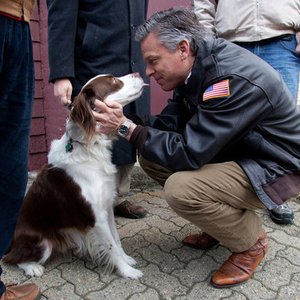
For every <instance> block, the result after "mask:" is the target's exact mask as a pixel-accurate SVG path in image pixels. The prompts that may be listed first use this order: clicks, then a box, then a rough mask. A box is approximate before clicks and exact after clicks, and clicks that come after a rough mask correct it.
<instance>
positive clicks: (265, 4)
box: [193, 0, 300, 224]
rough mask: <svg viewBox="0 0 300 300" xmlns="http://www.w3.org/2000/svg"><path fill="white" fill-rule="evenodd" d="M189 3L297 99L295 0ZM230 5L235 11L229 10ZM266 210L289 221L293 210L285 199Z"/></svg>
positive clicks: (299, 24)
mask: <svg viewBox="0 0 300 300" xmlns="http://www.w3.org/2000/svg"><path fill="white" fill-rule="evenodd" d="M193 5H194V10H195V13H196V14H197V16H198V18H199V22H200V24H202V25H203V26H204V27H205V28H207V29H208V30H209V31H211V32H212V33H213V34H215V35H216V36H217V37H222V38H224V39H227V40H229V41H231V42H234V43H236V44H238V45H239V46H241V47H244V48H246V49H247V50H249V51H251V52H252V53H254V54H256V55H258V56H259V57H260V58H262V59H263V60H265V61H266V62H268V63H269V64H270V65H271V66H272V67H273V68H274V69H275V70H277V71H278V72H279V73H280V74H281V76H282V78H283V80H284V81H285V83H286V85H287V87H288V88H289V90H290V92H291V93H292V95H293V98H294V101H295V102H296V101H297V90H298V83H299V72H300V33H297V32H298V31H300V17H299V16H300V1H299V0H274V1H272V4H271V3H270V2H269V1H266V0H260V1H257V0H250V1H239V0H236V1H232V0H219V1H216V0H194V1H193ZM233 7H234V11H235V12H236V13H235V14H232V13H231V10H232V8H233ZM296 33H297V35H298V39H299V40H298V41H297V39H296ZM297 52H298V54H297ZM269 214H270V217H271V219H272V220H273V221H274V222H275V223H277V224H291V223H293V219H294V213H293V211H292V209H291V208H290V207H289V206H288V205H287V204H286V203H285V204H282V205H279V206H277V207H275V208H273V209H271V210H269Z"/></svg>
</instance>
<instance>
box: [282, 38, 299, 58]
mask: <svg viewBox="0 0 300 300" xmlns="http://www.w3.org/2000/svg"><path fill="white" fill-rule="evenodd" d="M279 43H280V45H281V46H282V47H283V48H284V49H285V50H288V51H290V52H291V53H292V54H293V55H294V56H296V57H300V54H298V53H297V52H296V47H297V40H296V36H295V35H291V36H287V37H283V38H282V39H280V40H279Z"/></svg>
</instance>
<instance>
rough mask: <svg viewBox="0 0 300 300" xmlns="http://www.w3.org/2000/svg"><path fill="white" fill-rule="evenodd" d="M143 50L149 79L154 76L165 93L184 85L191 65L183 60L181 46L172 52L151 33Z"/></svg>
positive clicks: (145, 40)
mask: <svg viewBox="0 0 300 300" xmlns="http://www.w3.org/2000/svg"><path fill="white" fill-rule="evenodd" d="M141 49H142V53H143V56H144V59H145V62H146V64H147V68H146V74H147V75H148V76H149V77H151V76H153V77H154V79H155V80H156V82H157V83H158V84H159V85H160V86H161V88H162V89H163V90H164V91H170V90H173V89H174V88H176V87H178V86H180V85H183V84H184V81H185V80H186V78H187V76H188V74H189V72H190V69H191V64H187V63H186V60H185V59H183V53H182V50H181V49H180V47H179V46H178V47H177V48H176V50H175V51H172V52H170V51H169V50H168V49H167V48H166V47H165V46H163V45H162V44H161V43H160V42H159V41H158V39H157V38H156V35H155V34H154V33H152V32H151V33H149V34H148V36H147V37H146V38H145V39H144V40H143V41H142V42H141Z"/></svg>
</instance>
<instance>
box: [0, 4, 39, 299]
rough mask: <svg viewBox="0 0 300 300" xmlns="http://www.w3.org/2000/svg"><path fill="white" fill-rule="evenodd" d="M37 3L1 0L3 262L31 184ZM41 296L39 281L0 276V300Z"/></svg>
mask: <svg viewBox="0 0 300 300" xmlns="http://www.w3.org/2000/svg"><path fill="white" fill-rule="evenodd" d="M35 2H36V1H35V0H18V1H17V0H0V28H1V30H0V141H1V142H0V259H1V258H2V256H3V255H4V254H5V252H6V251H7V250H8V248H9V246H10V243H11V240H12V237H13V234H14V231H15V227H16V223H17V220H18V216H19V211H20V208H21V205H22V203H23V199H24V194H25V189H26V184H27V176H28V147H29V133H30V124H31V113H32V104H33V96H34V66H33V54H32V42H31V35H30V27H29V22H30V16H31V14H32V12H33V9H34V6H35ZM1 274H2V269H1V266H0V277H1ZM39 297H40V289H39V287H38V286H37V285H36V284H34V283H30V284H23V285H16V284H10V285H7V286H5V284H4V282H3V281H2V280H1V278H0V300H10V299H28V300H33V299H38V298H39Z"/></svg>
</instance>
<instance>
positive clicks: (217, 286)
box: [210, 276, 252, 289]
mask: <svg viewBox="0 0 300 300" xmlns="http://www.w3.org/2000/svg"><path fill="white" fill-rule="evenodd" d="M251 277H252V276H251ZM251 277H249V278H248V279H247V280H245V281H242V282H238V283H234V284H225V285H218V284H215V283H214V282H212V281H210V284H211V285H212V286H213V287H215V288H217V289H226V288H230V287H234V286H238V285H241V284H243V283H245V282H247V281H248V280H249V279H250V278H251Z"/></svg>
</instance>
